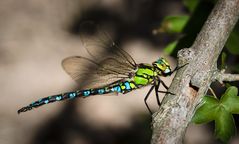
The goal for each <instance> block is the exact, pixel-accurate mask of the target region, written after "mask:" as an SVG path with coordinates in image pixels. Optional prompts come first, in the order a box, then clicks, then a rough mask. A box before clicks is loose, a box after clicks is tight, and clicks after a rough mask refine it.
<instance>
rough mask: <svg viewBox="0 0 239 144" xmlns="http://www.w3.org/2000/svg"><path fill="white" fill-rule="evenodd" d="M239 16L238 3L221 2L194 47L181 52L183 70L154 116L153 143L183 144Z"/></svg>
mask: <svg viewBox="0 0 239 144" xmlns="http://www.w3.org/2000/svg"><path fill="white" fill-rule="evenodd" d="M238 17H239V0H218V2H217V4H216V5H215V7H214V9H213V10H212V12H211V14H210V16H209V17H208V19H207V21H206V22H205V24H204V26H203V28H202V30H201V32H200V33H199V34H198V36H197V38H196V40H195V42H194V44H193V45H192V47H190V48H185V49H182V50H180V51H179V53H178V58H179V59H178V60H179V61H178V63H179V65H183V64H185V63H188V65H187V66H185V67H183V68H182V69H180V70H179V71H178V72H177V74H176V76H175V77H174V79H173V82H172V84H171V86H170V88H169V91H170V92H171V93H174V94H176V95H170V94H167V95H166V96H165V98H164V99H163V102H162V106H161V107H160V109H159V110H158V111H157V112H156V113H155V114H154V120H153V135H152V140H151V144H181V143H183V138H184V134H185V131H186V128H187V126H188V124H189V123H190V121H191V118H192V117H193V115H194V112H195V110H196V107H197V105H198V104H199V103H200V100H201V99H202V97H203V96H204V95H205V94H206V92H207V90H208V88H209V86H210V84H211V83H212V81H213V80H215V79H214V74H215V71H217V68H216V62H217V59H218V56H219V54H220V53H221V51H222V49H223V46H224V45H225V43H226V40H227V38H228V36H229V34H230V32H231V31H232V29H233V27H234V25H235V24H236V22H237V20H238Z"/></svg>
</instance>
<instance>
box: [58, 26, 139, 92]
mask: <svg viewBox="0 0 239 144" xmlns="http://www.w3.org/2000/svg"><path fill="white" fill-rule="evenodd" d="M80 38H81V41H82V44H83V46H84V47H85V48H86V50H87V52H88V53H89V55H90V57H91V59H88V58H85V57H81V56H73V57H69V58H66V59H64V60H63V61H62V66H63V68H64V70H65V71H66V72H67V73H68V74H69V75H70V76H71V77H72V78H73V79H74V80H75V81H77V82H78V83H80V84H81V85H86V86H87V87H88V88H94V87H102V86H106V85H109V84H112V83H114V82H116V81H119V80H124V79H128V78H130V77H131V76H132V73H134V72H135V70H136V68H137V64H136V62H135V61H134V59H133V58H132V57H131V56H130V55H129V54H128V53H127V52H126V51H124V50H123V49H121V48H119V47H117V46H116V45H115V43H114V42H113V41H112V39H111V38H110V36H109V35H108V34H107V33H105V32H104V31H102V30H100V29H99V27H96V25H94V23H92V22H86V23H84V24H83V25H82V26H81V27H80ZM82 82H83V83H82Z"/></svg>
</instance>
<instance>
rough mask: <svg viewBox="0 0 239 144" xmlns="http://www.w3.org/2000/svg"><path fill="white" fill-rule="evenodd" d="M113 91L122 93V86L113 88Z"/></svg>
mask: <svg viewBox="0 0 239 144" xmlns="http://www.w3.org/2000/svg"><path fill="white" fill-rule="evenodd" d="M113 91H116V92H121V88H120V86H115V87H113Z"/></svg>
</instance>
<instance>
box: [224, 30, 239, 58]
mask: <svg viewBox="0 0 239 144" xmlns="http://www.w3.org/2000/svg"><path fill="white" fill-rule="evenodd" d="M226 47H227V49H228V51H229V52H230V53H232V54H234V55H238V54H239V33H238V32H236V31H232V33H231V34H230V36H229V38H228V40H227V43H226Z"/></svg>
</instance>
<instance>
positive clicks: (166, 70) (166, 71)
mask: <svg viewBox="0 0 239 144" xmlns="http://www.w3.org/2000/svg"><path fill="white" fill-rule="evenodd" d="M152 65H153V67H154V68H155V69H156V70H157V71H158V74H159V75H162V76H168V75H171V73H172V71H171V68H170V65H169V63H168V61H167V60H166V59H164V58H159V59H158V60H157V61H155V62H153V64H152Z"/></svg>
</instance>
